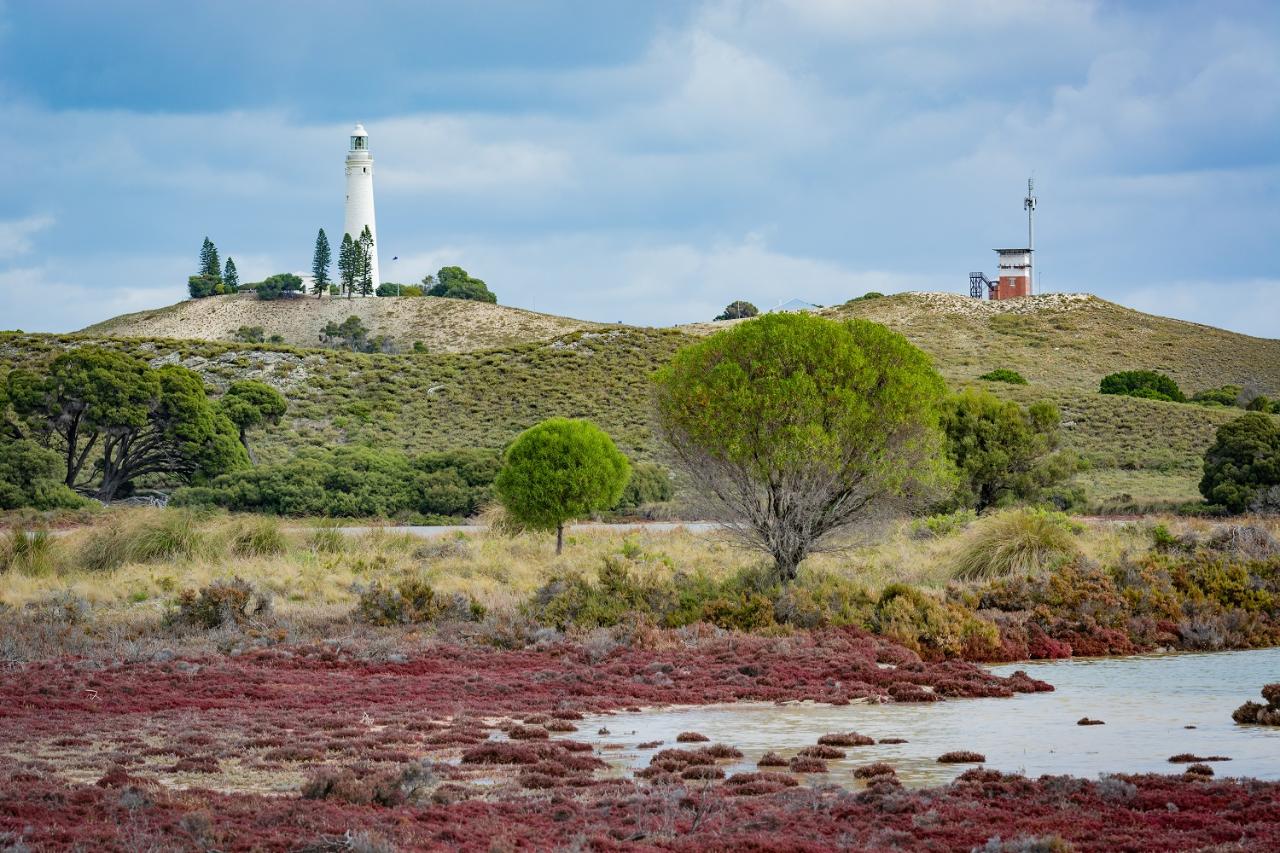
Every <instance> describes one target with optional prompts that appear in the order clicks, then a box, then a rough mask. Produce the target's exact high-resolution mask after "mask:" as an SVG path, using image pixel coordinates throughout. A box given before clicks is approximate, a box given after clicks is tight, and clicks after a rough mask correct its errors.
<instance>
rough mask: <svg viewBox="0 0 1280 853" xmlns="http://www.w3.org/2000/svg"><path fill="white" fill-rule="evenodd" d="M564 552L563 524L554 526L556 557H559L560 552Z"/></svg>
mask: <svg viewBox="0 0 1280 853" xmlns="http://www.w3.org/2000/svg"><path fill="white" fill-rule="evenodd" d="M563 550H564V524H563V523H561V524H557V525H556V556H557V557H558V556H560V552H561V551H563Z"/></svg>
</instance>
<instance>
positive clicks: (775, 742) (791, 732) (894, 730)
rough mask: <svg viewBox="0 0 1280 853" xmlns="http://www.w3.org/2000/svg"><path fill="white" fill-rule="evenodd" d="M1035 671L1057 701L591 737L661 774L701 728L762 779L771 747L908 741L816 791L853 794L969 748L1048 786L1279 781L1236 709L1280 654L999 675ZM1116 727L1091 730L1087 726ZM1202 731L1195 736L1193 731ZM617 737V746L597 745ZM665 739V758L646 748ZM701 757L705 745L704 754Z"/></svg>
mask: <svg viewBox="0 0 1280 853" xmlns="http://www.w3.org/2000/svg"><path fill="white" fill-rule="evenodd" d="M1015 669H1025V670H1026V671H1027V672H1028V673H1029V674H1030V675H1031V676H1033V677H1035V678H1042V679H1044V680H1045V681H1048V682H1049V683H1051V684H1053V685H1054V686H1055V687H1056V688H1057V690H1056V691H1055V692H1053V693H1037V694H1028V695H1024V694H1019V695H1017V696H1015V697H1013V698H1011V699H963V700H950V701H947V702H938V703H933V704H929V705H907V704H904V705H895V704H890V705H849V706H842V707H833V706H829V705H811V704H804V705H785V706H778V705H768V704H754V703H753V704H739V705H714V706H702V707H681V708H669V709H664V710H654V711H646V712H643V713H638V714H636V713H620V714H613V715H605V716H598V717H589V718H588V719H586V720H584V721H582V722H580V723H578V724H577V725H578V726H579V729H580V733H579V734H578V735H576V736H577V737H578V738H579V739H584V740H590V741H592V742H594V743H597V744H600V745H604V744H615V745H617V744H621V745H625V747H626V748H625V749H622V750H618V751H606V752H605V753H604V757H605V759H606V760H608V761H610V762H613V763H614V764H615V765H617V766H619V767H631V768H638V767H643V766H645V765H647V764H648V762H649V758H650V756H651V755H652V754H653V753H654V752H655V751H656V750H657V749H662V748H667V747H673V746H677V745H678V744H676V742H675V739H676V735H677V734H678V733H680V732H682V731H697V732H701V733H702V734H705V735H707V736H708V737H710V738H711V740H712V741H713V742H722V743H727V744H731V745H733V746H736V747H738V749H740V750H742V752H743V753H744V758H743V760H742V761H741V762H739V763H738V764H736V765H734V766H732V767H728V768H726V769H728V770H730V771H731V772H732V771H737V770H754V769H755V763H756V761H757V760H758V759H759V758H760V756H761V755H763V754H764V753H765V752H766V751H768V750H775V751H777V752H781V753H783V754H784V755H787V756H790V755H792V754H794V753H795V752H796V751H798V750H799V749H801V748H802V747H804V746H807V745H809V744H812V743H815V742H816V741H817V739H818V737H819V736H821V735H823V734H826V733H828V732H840V731H849V730H855V731H858V732H861V733H863V734H866V735H870V736H871V737H874V738H876V739H880V738H886V737H903V738H907V740H908V741H909V742H908V743H904V744H894V745H889V744H879V745H876V746H866V747H849V748H848V749H847V750H846V752H847V753H848V757H847V758H846V759H843V760H834V761H830V762H828V765H829V768H830V771H831V772H830V773H828V774H826V776H825V777H822V776H816V777H814V781H823V782H838V783H840V784H852V779H851V774H850V771H851V770H852V768H854V767H856V766H858V765H860V764H868V763H870V762H872V761H888V762H889V763H891V764H893V765H894V767H895V768H896V769H897V771H898V775H899V778H900V779H901V780H902V781H903V783H904V784H908V785H936V784H939V783H942V782H947V781H950V780H951V779H952V778H954V777H955V776H957V775H959V774H960V773H961V772H963V771H964V769H965V767H964V766H955V765H941V764H938V763H937V762H936V761H935V759H936V758H937V757H938V756H939V755H941V754H942V753H944V752H947V751H950V750H956V749H968V750H974V751H977V752H980V753H982V754H984V755H985V756H986V757H987V763H986V766H988V767H993V768H996V769H999V770H1003V771H1007V772H1020V773H1026V774H1028V775H1030V776H1038V775H1040V774H1043V773H1069V774H1072V775H1076V776H1086V777H1092V776H1096V775H1097V774H1099V773H1107V772H1126V773H1133V772H1144V771H1152V772H1158V773H1168V772H1177V771H1179V770H1180V769H1182V768H1181V766H1180V765H1173V764H1170V763H1169V762H1168V758H1169V756H1171V755H1173V754H1175V753H1180V752H1193V753H1196V754H1198V755H1226V756H1230V757H1231V758H1232V759H1233V760H1232V761H1230V762H1224V763H1220V764H1216V765H1215V769H1216V770H1217V773H1218V775H1219V776H1255V777H1258V778H1262V779H1280V728H1266V727H1259V726H1237V725H1235V724H1234V723H1233V722H1232V721H1231V712H1232V711H1233V710H1234V709H1235V708H1236V707H1237V706H1238V705H1240V704H1241V703H1242V702H1244V701H1245V700H1247V699H1257V698H1258V695H1257V694H1258V690H1259V689H1260V688H1261V687H1262V685H1263V684H1265V683H1268V682H1274V681H1280V649H1262V650H1255V651H1243V652H1218V653H1212V654H1179V655H1159V656H1157V655H1145V656H1137V657H1129V658H1109V659H1090V660H1073V661H1059V662H1052V663H1040V664H1018V665H1014V666H1001V667H993V671H994V672H996V673H999V674H1007V673H1009V672H1012V671H1013V670H1015ZM1085 716H1088V717H1092V718H1094V719H1100V720H1103V721H1105V723H1106V725H1102V726H1078V725H1076V721H1077V720H1079V719H1080V718H1081V717H1085ZM1188 726H1194V728H1187V727H1188ZM601 727H604V728H607V729H609V730H610V734H608V735H599V736H597V735H594V734H591V735H589V736H586V735H587V734H588V733H591V732H595V731H596V730H597V729H599V728H601ZM654 740H661V741H664V742H665V743H664V744H663V746H662V747H658V748H655V749H647V750H638V749H636V748H635V746H636V744H638V743H641V742H644V741H654ZM691 746H697V744H691Z"/></svg>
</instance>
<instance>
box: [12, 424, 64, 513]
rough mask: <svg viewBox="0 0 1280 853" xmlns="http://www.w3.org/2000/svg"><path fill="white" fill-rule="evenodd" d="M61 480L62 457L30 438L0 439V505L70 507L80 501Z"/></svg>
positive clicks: (13, 507) (45, 507) (14, 506)
mask: <svg viewBox="0 0 1280 853" xmlns="http://www.w3.org/2000/svg"><path fill="white" fill-rule="evenodd" d="M84 502H85V501H84V498H82V497H80V496H79V495H77V494H76V493H75V492H73V491H72V490H71V489H69V488H67V485H66V484H65V483H63V482H62V460H61V459H60V458H59V456H58V454H57V453H55V452H54V451H52V450H49V449H47V448H44V447H41V446H40V445H38V444H36V443H35V442H34V441H30V440H28V439H18V440H17V441H12V440H6V441H0V509H17V508H18V507H24V506H30V507H35V508H36V509H64V508H65V509H70V508H74V507H78V506H81V505H82V504H84Z"/></svg>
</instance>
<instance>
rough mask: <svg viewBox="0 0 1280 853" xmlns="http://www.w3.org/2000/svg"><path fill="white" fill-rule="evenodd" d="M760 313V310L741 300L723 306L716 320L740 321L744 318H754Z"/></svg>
mask: <svg viewBox="0 0 1280 853" xmlns="http://www.w3.org/2000/svg"><path fill="white" fill-rule="evenodd" d="M759 313H760V309H759V308H757V307H756V306H754V305H752V304H751V303H750V302H746V301H744V300H742V299H738V300H735V301H733V302H730V303H729V304H728V305H726V306H725V309H724V311H723V312H721V314H720V316H718V317H716V320H717V321H719V320H741V319H743V318H745V317H754V316H756V315H757V314H759Z"/></svg>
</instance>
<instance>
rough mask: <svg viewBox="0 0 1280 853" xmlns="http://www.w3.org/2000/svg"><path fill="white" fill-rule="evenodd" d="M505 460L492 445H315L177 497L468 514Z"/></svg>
mask: <svg viewBox="0 0 1280 853" xmlns="http://www.w3.org/2000/svg"><path fill="white" fill-rule="evenodd" d="M498 464H499V459H498V454H497V452H496V451H485V450H459V451H449V452H440V453H427V454H423V455H420V456H413V457H410V456H405V455H404V454H402V453H399V452H398V451H394V450H376V449H374V448H371V447H351V446H345V447H336V448H333V449H331V450H317V449H308V450H303V451H300V452H299V453H298V455H297V456H296V457H294V458H293V459H291V460H290V461H288V462H283V463H279V464H276V465H263V466H260V467H257V468H252V469H249V470H244V471H237V472H234V473H232V474H225V475H223V476H220V477H217V478H215V479H214V480H213V482H212V483H211V484H210V485H208V486H193V487H189V488H185V489H179V490H178V491H177V492H176V493H175V494H174V496H173V503H174V505H175V506H192V507H221V508H223V509H229V510H236V511H242V512H263V513H272V514H275V515H284V516H303V515H307V516H329V517H339V518H341V517H345V518H365V517H374V516H376V517H382V518H405V517H424V516H426V517H446V518H453V517H465V516H469V515H474V514H475V513H476V512H477V511H478V510H479V508H480V507H481V506H482V505H483V504H484V503H486V502H488V501H489V500H490V498H491V496H492V489H491V487H492V484H493V480H494V477H496V476H497V473H498Z"/></svg>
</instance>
